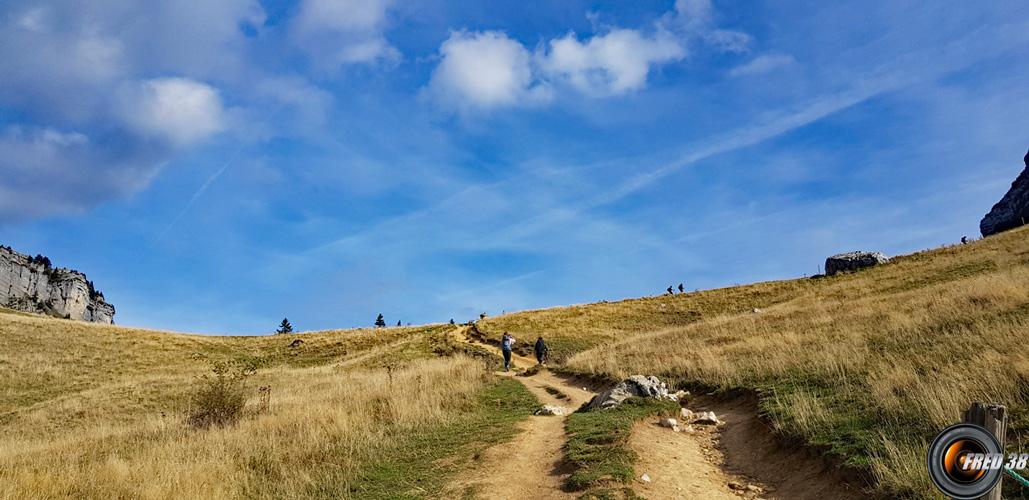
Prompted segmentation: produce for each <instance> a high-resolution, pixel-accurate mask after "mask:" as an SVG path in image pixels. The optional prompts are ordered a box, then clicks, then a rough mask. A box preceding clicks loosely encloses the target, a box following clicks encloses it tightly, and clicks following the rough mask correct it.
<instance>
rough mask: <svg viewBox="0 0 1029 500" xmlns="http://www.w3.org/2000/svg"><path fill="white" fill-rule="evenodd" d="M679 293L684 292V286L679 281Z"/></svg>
mask: <svg viewBox="0 0 1029 500" xmlns="http://www.w3.org/2000/svg"><path fill="white" fill-rule="evenodd" d="M679 293H686V288H685V287H684V286H682V283H679Z"/></svg>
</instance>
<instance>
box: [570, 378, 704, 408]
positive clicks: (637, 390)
mask: <svg viewBox="0 0 1029 500" xmlns="http://www.w3.org/2000/svg"><path fill="white" fill-rule="evenodd" d="M688 394H689V393H687V392H685V391H679V392H677V393H675V394H669V393H668V384H666V383H664V382H662V381H660V380H659V379H658V378H657V377H654V376H650V377H647V376H643V375H633V376H631V377H629V378H627V379H625V380H623V381H621V382H619V383H617V384H615V386H614V387H612V388H610V389H608V390H606V391H604V392H602V393H600V394H597V395H596V396H593V399H591V400H590V401H589V402H588V403H586V409H587V410H593V409H597V408H613V407H615V406H618V405H620V404H622V402H624V401H625V400H626V399H629V398H631V397H639V398H659V399H667V400H669V401H679V399H680V398H684V397H685V396H687V395H688Z"/></svg>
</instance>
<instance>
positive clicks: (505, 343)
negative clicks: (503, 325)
mask: <svg viewBox="0 0 1029 500" xmlns="http://www.w3.org/2000/svg"><path fill="white" fill-rule="evenodd" d="M514 343H515V338H514V337H512V336H511V334H510V333H507V332H504V336H503V337H500V350H501V351H502V352H503V353H504V371H505V372H506V371H508V370H510V369H511V347H512V346H514Z"/></svg>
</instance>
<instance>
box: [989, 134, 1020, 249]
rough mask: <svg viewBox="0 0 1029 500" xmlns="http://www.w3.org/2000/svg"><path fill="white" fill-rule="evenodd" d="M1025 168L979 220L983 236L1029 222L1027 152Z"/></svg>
mask: <svg viewBox="0 0 1029 500" xmlns="http://www.w3.org/2000/svg"><path fill="white" fill-rule="evenodd" d="M1024 161H1025V170H1022V173H1021V174H1019V175H1018V177H1017V178H1015V182H1012V183H1011V189H1009V190H1008V192H1007V194H1005V195H1004V197H1003V198H1001V199H1000V201H999V202H997V204H996V205H994V206H993V209H992V210H990V213H988V214H986V217H983V220H982V221H981V222H979V232H981V233H983V236H989V235H991V234H997V233H999V232H1001V231H1007V230H1008V229H1012V228H1016V227H1018V226H1022V225H1025V224H1026V223H1029V153H1026V154H1025V158H1024Z"/></svg>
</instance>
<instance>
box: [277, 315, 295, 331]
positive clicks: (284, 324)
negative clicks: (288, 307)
mask: <svg viewBox="0 0 1029 500" xmlns="http://www.w3.org/2000/svg"><path fill="white" fill-rule="evenodd" d="M275 333H293V325H291V324H289V319H286V318H282V323H279V329H278V330H275Z"/></svg>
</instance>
